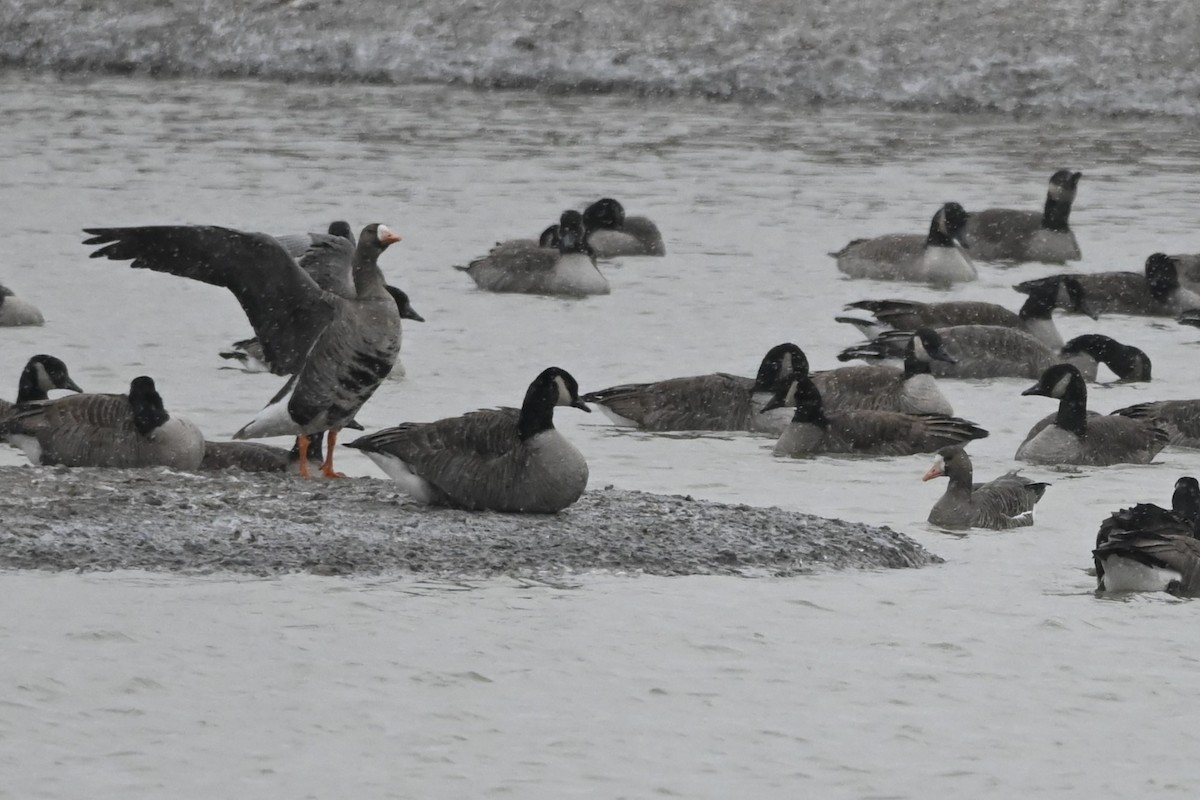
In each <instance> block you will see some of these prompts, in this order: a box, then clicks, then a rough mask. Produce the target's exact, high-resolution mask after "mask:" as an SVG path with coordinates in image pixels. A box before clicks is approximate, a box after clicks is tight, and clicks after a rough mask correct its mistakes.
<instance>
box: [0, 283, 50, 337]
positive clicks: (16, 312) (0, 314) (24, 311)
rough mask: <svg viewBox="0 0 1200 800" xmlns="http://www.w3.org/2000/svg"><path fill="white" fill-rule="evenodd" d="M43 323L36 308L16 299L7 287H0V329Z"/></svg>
mask: <svg viewBox="0 0 1200 800" xmlns="http://www.w3.org/2000/svg"><path fill="white" fill-rule="evenodd" d="M45 323H46V319H45V318H44V317H43V316H42V312H41V311H38V309H37V306H35V305H34V304H33V303H30V302H29V301H28V300H23V299H21V298H20V297H17V296H16V295H15V294H13V291H12V289H9V288H8V287H7V286H3V285H0V328H8V327H14V328H15V327H18V326H21V325H44V324H45Z"/></svg>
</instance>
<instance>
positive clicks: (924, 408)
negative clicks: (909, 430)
mask: <svg viewBox="0 0 1200 800" xmlns="http://www.w3.org/2000/svg"><path fill="white" fill-rule="evenodd" d="M900 356H901V357H902V358H903V359H904V368H903V369H897V368H896V367H889V366H886V365H883V364H864V365H856V366H851V367H839V368H837V369H831V370H825V371H822V372H814V373H812V379H813V383H815V384H816V385H817V389H819V390H820V392H821V399H822V402H823V403H824V405H825V407H826V408H830V409H833V410H836V411H849V410H851V409H865V410H872V411H900V412H903V413H906V414H942V415H945V416H949V415H951V414H953V413H954V408H953V407H952V406H951V405H950V401H949V400H947V399H946V397H945V396H944V395H943V394H942V390H941V388H940V387H939V386H938V382H937V380H936V379H935V378H934V377H933V362H934V361H941V362H947V363H953V362H954V357H953V356H952V355H950V354H949V353H948V352H946V348H945V347H944V346H943V343H942V337H941V336H939V335H938V333H937V331H935V330H933V329H932V328H919V329H917V330H916V331H914V332H912V333H910V334H908V335H907V341H906V342H905V343H904V345H903V347H902V349H901V351H900Z"/></svg>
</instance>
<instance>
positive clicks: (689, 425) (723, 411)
mask: <svg viewBox="0 0 1200 800" xmlns="http://www.w3.org/2000/svg"><path fill="white" fill-rule="evenodd" d="M807 373H808V358H806V357H805V355H804V351H803V350H801V349H800V348H799V347H797V346H796V345H794V344H791V343H790V342H789V343H787V344H780V345H776V346H775V347H772V348H771V349H770V350H768V351H767V354H766V355H765V356H763V358H762V361H761V363H760V364H759V367H758V373H757V374H756V376H755V377H754V378H745V377H742V376H740V375H730V374H728V373H724V372H717V373H713V374H711V375H693V376H689V377H686V378H670V379H668V380H663V381H656V382H653V383H626V384H622V385H620V386H612V387H609V388H607V389H601V390H600V391H598V392H589V393H587V394H585V395H584V396H583V400H584V402H587V403H594V404H595V405H597V406H599V407H600V410H601V411H603V412H604V414H605V416H607V417H608V418H609V419H611V420H612V421H613V422H615V423H616V424H617V425H623V426H633V427H638V428H641V429H642V430H647V431H754V432H758V433H773V434H776V435H777V434H778V433H779V432H780V431H781V430H783V428H784V426H786V425H787V421H788V419H789V418H790V417H791V414H790V413H789V412H786V411H781V412H776V413H773V414H760V413H759V412H760V411H761V410H762V408H763V406H765V405H766V404H767V402H768V401H770V399H771V397H772V396H773V394H774V392H775V391H776V390H777V389H778V388H779V385H780V383H781V382H783V381H785V380H787V379H789V378H790V377H791V376H792V375H793V374H807Z"/></svg>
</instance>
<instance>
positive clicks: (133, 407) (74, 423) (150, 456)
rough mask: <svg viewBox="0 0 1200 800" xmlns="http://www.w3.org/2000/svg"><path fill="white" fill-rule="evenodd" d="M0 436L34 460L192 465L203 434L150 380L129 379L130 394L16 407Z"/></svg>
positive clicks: (77, 463) (81, 396)
mask: <svg viewBox="0 0 1200 800" xmlns="http://www.w3.org/2000/svg"><path fill="white" fill-rule="evenodd" d="M0 439H4V440H5V441H7V442H9V443H10V444H13V445H15V446H17V447H19V448H20V449H21V450H23V451H24V452H25V455H26V456H28V458H29V460H30V461H32V462H33V463H34V464H43V465H47V466H49V465H62V466H67V467H154V466H163V467H173V468H175V469H187V470H191V469H196V468H197V467H199V466H200V460H201V459H202V458H203V457H204V436H203V434H201V433H200V429H199V428H197V427H196V426H195V425H193V424H192V423H191V422H189V421H188V420H185V419H181V418H179V417H172V416H171V415H170V414H168V413H167V410H166V409H165V408H164V407H163V402H162V397H160V396H159V394H158V391H157V390H156V389H155V386H154V381H153V380H152V379H151V378H148V377H146V376H144V375H143V376H141V377H138V378H134V379H133V381H132V382H131V383H130V385H129V394H128V395H124V394H75V395H68V396H67V397H60V398H57V399H54V400H35V401H34V402H31V403H25V404H24V405H21V406H17V407H16V408H15V409H13V411H12V412H11V413H9V414H8V415H7V416H6V417H4V418H3V419H0Z"/></svg>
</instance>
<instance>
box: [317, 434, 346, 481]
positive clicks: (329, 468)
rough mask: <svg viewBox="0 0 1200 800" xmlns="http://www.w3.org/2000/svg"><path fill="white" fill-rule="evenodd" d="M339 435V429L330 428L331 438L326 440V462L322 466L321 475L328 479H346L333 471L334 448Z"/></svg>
mask: <svg viewBox="0 0 1200 800" xmlns="http://www.w3.org/2000/svg"><path fill="white" fill-rule="evenodd" d="M337 435H338V432H337V428H330V430H329V436H328V437H327V438H326V439H325V462H324V463H323V464H321V474H322V475H324V476H325V477H326V478H344V477H346V476H345V475H343V474H342V473H340V472H336V471H334V469H333V446H334V445H335V444H337Z"/></svg>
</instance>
